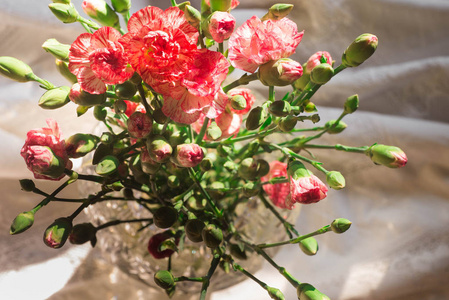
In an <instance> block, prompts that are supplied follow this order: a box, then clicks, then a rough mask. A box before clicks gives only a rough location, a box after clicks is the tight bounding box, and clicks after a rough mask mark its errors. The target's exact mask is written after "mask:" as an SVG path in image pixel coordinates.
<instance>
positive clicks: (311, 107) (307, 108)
mask: <svg viewBox="0 0 449 300" xmlns="http://www.w3.org/2000/svg"><path fill="white" fill-rule="evenodd" d="M304 111H305V112H306V113H313V112H317V111H318V110H317V109H316V105H315V103H313V102H310V101H309V103H307V105H306V106H305V107H304Z"/></svg>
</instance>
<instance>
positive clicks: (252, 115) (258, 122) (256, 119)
mask: <svg viewBox="0 0 449 300" xmlns="http://www.w3.org/2000/svg"><path fill="white" fill-rule="evenodd" d="M266 118H267V113H266V112H265V110H264V109H263V108H262V106H257V107H255V108H253V109H252V110H251V111H250V112H249V115H248V118H247V119H246V129H248V130H256V129H257V128H259V127H260V126H262V124H263V122H265V119H266Z"/></svg>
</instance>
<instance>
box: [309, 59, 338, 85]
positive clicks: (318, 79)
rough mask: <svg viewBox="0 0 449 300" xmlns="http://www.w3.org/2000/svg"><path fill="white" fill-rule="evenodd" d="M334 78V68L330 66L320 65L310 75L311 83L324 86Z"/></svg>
mask: <svg viewBox="0 0 449 300" xmlns="http://www.w3.org/2000/svg"><path fill="white" fill-rule="evenodd" d="M332 76H334V68H332V66H331V65H330V64H327V63H325V64H320V65H318V66H316V67H315V68H313V70H312V72H311V73H310V81H312V82H313V83H316V84H320V85H323V84H325V83H326V82H328V81H329V80H331V78H332Z"/></svg>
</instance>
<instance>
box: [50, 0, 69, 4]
mask: <svg viewBox="0 0 449 300" xmlns="http://www.w3.org/2000/svg"><path fill="white" fill-rule="evenodd" d="M52 2H53V3H63V4H70V0H52Z"/></svg>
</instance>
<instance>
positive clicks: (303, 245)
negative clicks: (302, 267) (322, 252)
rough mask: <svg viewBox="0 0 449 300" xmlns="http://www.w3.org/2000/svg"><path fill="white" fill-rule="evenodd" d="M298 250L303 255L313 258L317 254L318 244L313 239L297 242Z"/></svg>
mask: <svg viewBox="0 0 449 300" xmlns="http://www.w3.org/2000/svg"><path fill="white" fill-rule="evenodd" d="M299 248H300V249H301V250H302V252H304V254H307V255H309V256H313V255H315V254H316V253H317V252H318V242H317V241H316V239H315V238H314V237H309V238H306V239H304V240H302V241H300V242H299Z"/></svg>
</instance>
